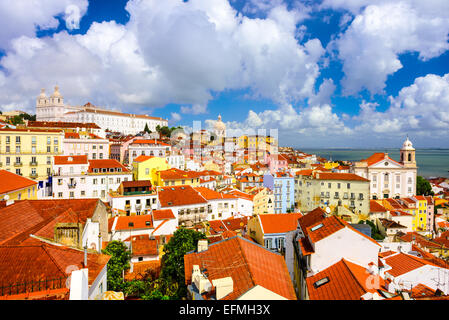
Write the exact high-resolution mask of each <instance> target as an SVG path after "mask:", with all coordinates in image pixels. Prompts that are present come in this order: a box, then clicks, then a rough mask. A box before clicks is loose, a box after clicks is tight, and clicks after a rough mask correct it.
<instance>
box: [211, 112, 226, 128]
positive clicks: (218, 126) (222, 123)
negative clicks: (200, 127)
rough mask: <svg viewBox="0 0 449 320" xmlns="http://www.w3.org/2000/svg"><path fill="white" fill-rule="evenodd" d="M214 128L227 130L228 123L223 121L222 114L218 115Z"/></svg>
mask: <svg viewBox="0 0 449 320" xmlns="http://www.w3.org/2000/svg"><path fill="white" fill-rule="evenodd" d="M214 130H215V131H225V130H226V125H225V124H224V122H223V121H221V115H218V120H217V121H215V124H214Z"/></svg>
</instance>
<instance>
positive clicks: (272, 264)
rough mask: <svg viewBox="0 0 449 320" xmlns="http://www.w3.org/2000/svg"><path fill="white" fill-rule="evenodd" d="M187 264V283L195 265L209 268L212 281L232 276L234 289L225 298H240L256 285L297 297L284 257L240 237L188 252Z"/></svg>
mask: <svg viewBox="0 0 449 320" xmlns="http://www.w3.org/2000/svg"><path fill="white" fill-rule="evenodd" d="M184 265H185V268H184V270H185V271H184V272H185V281H186V284H187V285H188V284H190V283H191V281H192V269H193V265H199V266H200V269H201V270H203V269H207V275H208V279H209V280H210V281H212V280H214V279H220V278H224V277H231V278H232V280H233V291H232V292H231V293H230V294H228V295H227V296H225V297H224V298H223V300H236V299H237V298H239V297H240V296H242V295H243V294H244V293H246V292H247V291H248V290H250V289H251V288H253V287H255V286H256V285H260V286H262V287H264V288H265V289H268V290H270V291H272V292H274V293H276V294H278V295H280V296H282V297H285V298H286V299H289V300H296V294H295V291H294V289H293V285H292V282H291V279H290V275H289V273H288V270H287V265H286V264H285V261H284V258H283V257H282V256H281V255H278V254H276V253H273V252H271V251H269V250H267V249H266V248H264V247H262V246H260V245H257V244H254V243H253V242H251V241H248V240H246V239H244V238H241V237H239V236H237V237H233V238H230V239H227V240H224V241H222V242H218V243H213V244H210V245H209V247H208V249H207V250H206V251H203V252H200V253H189V254H186V255H185V256H184Z"/></svg>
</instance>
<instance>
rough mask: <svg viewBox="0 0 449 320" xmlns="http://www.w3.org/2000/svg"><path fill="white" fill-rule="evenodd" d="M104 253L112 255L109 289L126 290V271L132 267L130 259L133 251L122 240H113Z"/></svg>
mask: <svg viewBox="0 0 449 320" xmlns="http://www.w3.org/2000/svg"><path fill="white" fill-rule="evenodd" d="M102 253H104V254H108V255H110V256H111V259H110V260H109V262H108V289H110V290H113V291H124V289H125V283H124V280H123V274H124V272H125V271H126V270H127V269H129V268H130V265H129V261H130V259H131V252H130V251H129V250H128V247H127V246H126V245H125V243H123V242H122V241H117V240H114V241H111V242H109V243H108V245H107V247H106V248H104V249H103V250H102Z"/></svg>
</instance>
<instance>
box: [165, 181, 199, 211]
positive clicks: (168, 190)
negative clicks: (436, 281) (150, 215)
mask: <svg viewBox="0 0 449 320" xmlns="http://www.w3.org/2000/svg"><path fill="white" fill-rule="evenodd" d="M158 195H159V201H160V203H161V207H163V208H165V207H173V206H183V205H189V204H197V203H204V204H206V203H207V200H206V199H205V198H204V197H202V196H201V195H200V194H199V193H198V192H197V191H196V190H195V189H194V188H193V187H192V186H190V185H185V186H173V187H159V188H158Z"/></svg>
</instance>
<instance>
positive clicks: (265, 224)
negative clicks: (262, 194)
mask: <svg viewBox="0 0 449 320" xmlns="http://www.w3.org/2000/svg"><path fill="white" fill-rule="evenodd" d="M302 216H303V215H302V214H301V213H285V214H261V215H258V219H259V220H260V223H261V224H262V229H263V231H264V234H270V233H285V232H289V231H293V230H296V228H297V227H298V220H299V218H301V217H302Z"/></svg>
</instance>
